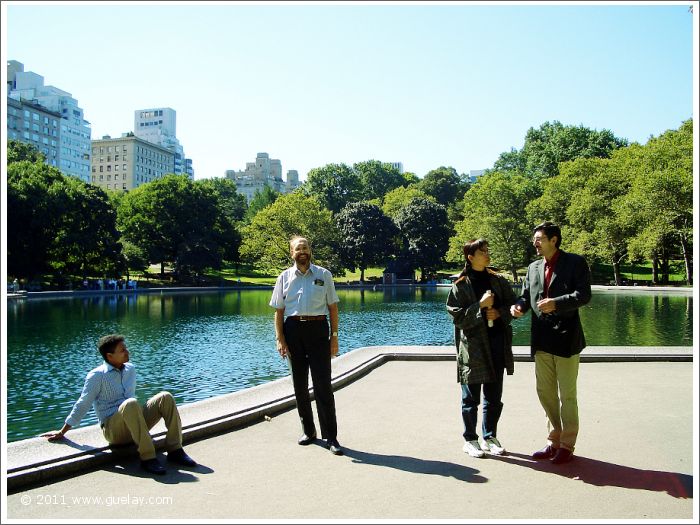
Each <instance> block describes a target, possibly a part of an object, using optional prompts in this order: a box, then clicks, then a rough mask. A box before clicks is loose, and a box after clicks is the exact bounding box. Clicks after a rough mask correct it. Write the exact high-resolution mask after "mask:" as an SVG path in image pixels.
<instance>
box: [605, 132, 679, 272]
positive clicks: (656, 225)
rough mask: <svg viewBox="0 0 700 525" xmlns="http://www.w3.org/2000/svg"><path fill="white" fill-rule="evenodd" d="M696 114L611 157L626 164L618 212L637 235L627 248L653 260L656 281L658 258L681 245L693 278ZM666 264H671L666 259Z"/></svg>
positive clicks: (632, 253)
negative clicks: (627, 185)
mask: <svg viewBox="0 0 700 525" xmlns="http://www.w3.org/2000/svg"><path fill="white" fill-rule="evenodd" d="M692 124H693V123H692V119H689V120H687V121H685V122H684V123H683V124H682V125H681V127H680V128H679V129H678V130H670V131H667V132H666V133H664V134H662V135H661V136H660V137H658V138H652V139H650V140H649V141H648V142H647V144H646V145H644V146H643V147H639V146H637V147H636V148H631V147H630V148H625V150H620V151H618V152H616V153H615V155H614V156H613V161H614V162H616V163H621V164H624V165H625V166H626V167H627V172H628V174H629V179H630V180H631V181H632V182H631V186H630V189H629V192H627V193H626V194H625V195H624V196H623V197H621V198H620V199H619V200H618V201H617V202H616V204H615V208H614V211H615V214H616V215H618V216H619V217H620V218H621V220H623V221H625V222H627V223H628V224H629V225H630V228H631V229H632V230H633V231H634V234H632V235H630V237H629V239H628V244H627V247H628V249H629V252H630V256H631V257H632V258H645V259H652V262H653V269H654V273H653V277H652V280H653V282H658V278H657V275H656V274H657V266H658V260H659V259H660V258H662V259H663V258H664V255H667V254H668V253H669V252H670V251H671V249H672V247H673V246H677V247H678V250H679V252H680V253H681V255H682V257H683V261H684V265H685V271H686V280H687V282H688V283H689V284H691V283H692V242H693V130H692ZM665 266H667V264H665Z"/></svg>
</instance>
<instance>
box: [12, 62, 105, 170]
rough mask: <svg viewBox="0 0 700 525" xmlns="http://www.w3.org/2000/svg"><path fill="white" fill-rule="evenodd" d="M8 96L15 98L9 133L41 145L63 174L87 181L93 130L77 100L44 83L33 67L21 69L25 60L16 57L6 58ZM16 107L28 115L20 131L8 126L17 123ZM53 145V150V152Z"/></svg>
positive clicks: (48, 157) (51, 162)
mask: <svg viewBox="0 0 700 525" xmlns="http://www.w3.org/2000/svg"><path fill="white" fill-rule="evenodd" d="M7 96H8V99H12V100H13V101H15V102H16V103H12V102H9V101H8V119H7V133H8V137H10V138H16V139H17V140H20V141H22V142H28V143H30V144H34V145H37V146H40V147H39V150H40V151H41V152H42V153H44V155H46V161H47V163H49V164H51V165H54V166H56V167H57V168H58V169H60V170H61V171H62V172H63V173H65V174H66V175H72V176H74V177H78V178H80V179H82V180H83V181H85V182H89V181H90V137H91V133H92V131H91V129H90V123H89V122H88V121H87V120H85V118H84V115H83V110H82V108H80V106H78V101H77V100H76V99H75V98H73V96H72V95H71V94H70V93H68V92H67V91H63V90H61V89H58V88H56V87H54V86H46V85H44V77H42V76H41V75H38V74H36V73H34V72H32V71H24V64H22V63H21V62H18V61H16V60H8V61H7ZM17 103H19V105H18V104H17ZM11 109H12V110H14V112H15V114H14V115H12V114H11V111H10V110H11ZM18 111H19V112H21V116H22V118H23V119H24V120H27V119H26V117H27V112H28V113H29V116H30V117H31V122H30V123H29V125H30V127H29V128H25V127H24V126H25V122H24V120H23V122H22V124H21V127H22V128H23V129H22V130H21V133H19V131H20V130H19V129H17V128H16V127H12V128H11V127H10V126H11V125H13V126H16V125H19V121H18V118H19V117H20V115H18V114H17V112H18ZM57 116H58V117H59V118H56V117H57ZM54 120H55V121H56V128H55V130H56V134H55V135H54V134H53V130H54V125H53V121H54ZM37 128H38V129H37ZM13 134H14V136H13ZM27 134H28V135H29V138H27ZM52 141H53V142H55V144H52ZM52 149H53V150H55V153H56V154H55V155H54V154H53V152H52ZM46 151H48V154H47V153H46ZM53 161H55V163H54V162H53Z"/></svg>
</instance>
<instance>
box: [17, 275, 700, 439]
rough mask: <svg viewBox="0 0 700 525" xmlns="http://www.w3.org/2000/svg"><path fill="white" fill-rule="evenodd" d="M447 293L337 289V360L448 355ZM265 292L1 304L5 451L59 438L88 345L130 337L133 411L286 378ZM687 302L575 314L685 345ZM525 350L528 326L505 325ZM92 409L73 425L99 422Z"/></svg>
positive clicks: (604, 334)
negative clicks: (412, 352) (136, 402)
mask: <svg viewBox="0 0 700 525" xmlns="http://www.w3.org/2000/svg"><path fill="white" fill-rule="evenodd" d="M448 293H449V288H443V287H439V288H413V287H407V288H403V287H401V288H391V289H386V290H381V289H380V290H377V291H373V290H349V289H339V290H338V296H339V297H340V301H341V302H340V306H339V308H340V353H341V354H343V353H346V352H349V351H351V350H352V349H355V348H359V347H362V346H374V345H440V346H442V345H450V344H452V334H453V329H452V323H451V320H450V318H449V316H448V314H447V312H446V311H445V300H446V298H447V294H448ZM270 295H271V291H270V290H242V291H211V292H199V293H187V292H171V293H165V292H164V293H162V294H153V293H151V294H146V293H142V294H130V295H106V296H104V295H103V296H91V297H76V298H69V299H64V298H56V299H48V298H47V299H20V300H8V302H7V440H8V441H16V440H18V439H23V438H27V437H33V436H36V435H37V434H39V433H41V432H44V431H47V430H52V429H58V428H60V426H61V425H62V424H63V421H64V419H65V417H66V416H67V415H68V413H69V412H70V409H71V407H72V406H73V403H74V402H75V400H76V399H77V398H78V396H79V394H80V391H81V389H82V386H83V381H84V379H85V375H86V373H87V372H88V371H89V370H91V369H92V368H94V367H95V366H98V365H99V364H100V363H101V362H102V358H101V356H100V355H99V353H98V352H97V349H96V347H95V343H96V341H97V340H98V339H99V338H100V337H101V336H102V335H105V334H107V333H113V332H118V333H121V334H123V335H124V336H125V337H126V342H127V345H128V346H129V350H130V352H131V360H132V362H134V363H135V364H136V365H137V367H138V371H139V378H138V388H137V396H138V397H139V399H140V400H142V401H143V400H145V399H146V398H147V397H149V396H151V395H153V394H155V393H156V392H159V391H160V390H169V391H170V392H172V393H173V395H174V396H175V399H176V400H177V402H178V403H188V402H192V401H197V400H200V399H206V398H209V397H214V396H218V395H221V394H226V393H230V392H235V391H237V390H240V389H243V388H247V387H251V386H255V385H259V384H261V383H265V382H268V381H271V380H274V379H278V378H280V377H284V376H286V375H288V373H289V371H288V368H287V364H286V362H285V361H283V360H282V359H281V358H280V357H279V355H278V354H277V352H276V350H275V341H274V329H273V312H274V311H273V309H272V308H270V307H269V306H268V302H269V300H270ZM692 307H693V305H692V296H690V295H684V294H674V293H671V294H663V293H656V292H651V291H650V292H645V291H634V292H598V291H596V292H594V294H593V299H592V300H591V302H590V303H589V304H588V305H586V306H585V307H584V308H582V310H581V318H582V322H583V326H584V330H585V333H586V339H587V342H588V344H589V345H591V346H596V345H614V346H626V345H632V346H637V345H641V346H692V341H693V329H692ZM513 328H514V344H515V345H528V344H529V337H530V331H529V329H530V319H529V315H528V316H526V317H525V318H522V319H519V320H516V321H515V322H514V323H513ZM96 422H97V419H96V417H95V415H94V412H93V411H92V410H91V411H90V412H89V413H88V415H87V416H86V417H85V419H84V420H83V423H82V425H81V426H84V425H88V424H93V423H96Z"/></svg>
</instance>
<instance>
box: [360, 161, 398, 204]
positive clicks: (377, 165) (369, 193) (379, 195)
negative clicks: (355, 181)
mask: <svg viewBox="0 0 700 525" xmlns="http://www.w3.org/2000/svg"><path fill="white" fill-rule="evenodd" d="M353 170H354V171H355V172H356V173H357V176H358V177H359V179H360V187H361V190H360V195H361V197H362V200H370V199H383V198H384V195H386V194H387V193H389V192H390V191H391V190H393V189H396V188H398V187H399V186H406V185H407V180H406V179H405V178H404V177H403V176H402V175H401V173H399V170H398V169H396V168H394V167H393V166H392V165H391V164H389V163H388V162H379V161H378V160H368V161H365V162H357V163H355V164H354V165H353ZM358 200H359V199H358Z"/></svg>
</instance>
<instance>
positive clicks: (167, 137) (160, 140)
mask: <svg viewBox="0 0 700 525" xmlns="http://www.w3.org/2000/svg"><path fill="white" fill-rule="evenodd" d="M176 131H177V129H176V112H175V110H174V109H172V108H150V109H138V110H136V111H134V134H135V135H136V136H137V137H139V138H142V139H144V140H147V141H148V142H152V143H153V144H158V145H160V146H163V147H164V148H167V149H169V150H170V151H172V152H173V166H172V169H171V171H172V172H173V173H187V174H188V175H189V176H190V178H192V179H193V178H194V170H193V169H192V159H187V158H185V153H184V149H183V147H182V145H181V144H180V141H179V140H178V139H177V133H176Z"/></svg>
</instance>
